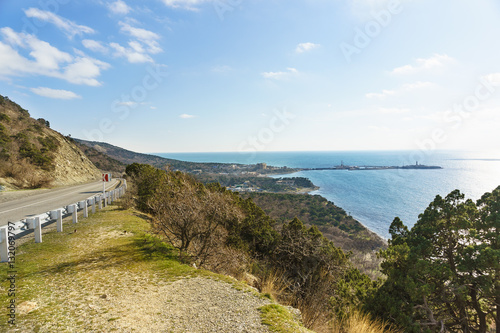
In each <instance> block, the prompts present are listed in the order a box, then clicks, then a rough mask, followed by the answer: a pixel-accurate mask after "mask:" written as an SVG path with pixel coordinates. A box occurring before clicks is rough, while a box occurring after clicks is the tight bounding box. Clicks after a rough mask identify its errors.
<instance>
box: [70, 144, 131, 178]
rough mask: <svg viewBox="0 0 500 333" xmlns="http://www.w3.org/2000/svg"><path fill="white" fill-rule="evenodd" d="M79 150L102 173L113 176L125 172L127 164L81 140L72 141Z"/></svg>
mask: <svg viewBox="0 0 500 333" xmlns="http://www.w3.org/2000/svg"><path fill="white" fill-rule="evenodd" d="M71 141H72V142H73V143H74V144H76V146H77V147H78V148H80V150H81V151H82V152H83V153H84V154H85V155H86V156H87V157H88V159H89V160H91V161H92V163H94V165H95V166H96V167H98V168H99V169H100V170H102V171H106V172H111V173H113V175H121V174H123V173H124V172H125V167H126V166H127V165H126V164H125V163H122V162H120V161H118V160H116V159H114V158H112V157H110V156H108V155H107V154H105V153H103V152H101V151H99V150H97V149H95V148H93V147H90V146H87V145H84V144H82V143H81V142H80V141H79V140H75V139H71Z"/></svg>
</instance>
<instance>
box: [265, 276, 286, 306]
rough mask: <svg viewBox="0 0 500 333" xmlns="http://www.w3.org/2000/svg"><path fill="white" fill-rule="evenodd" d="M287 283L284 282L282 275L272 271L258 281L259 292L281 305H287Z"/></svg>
mask: <svg viewBox="0 0 500 333" xmlns="http://www.w3.org/2000/svg"><path fill="white" fill-rule="evenodd" d="M287 289H288V283H287V282H286V280H285V278H284V276H283V273H280V272H278V271H272V272H269V273H267V274H266V275H265V276H264V277H263V278H262V279H261V281H260V284H259V290H260V292H261V293H263V294H264V295H269V296H270V297H271V298H272V299H273V300H275V301H279V302H280V303H282V304H288V303H289V300H288V299H289V295H288V294H287V292H286V291H287Z"/></svg>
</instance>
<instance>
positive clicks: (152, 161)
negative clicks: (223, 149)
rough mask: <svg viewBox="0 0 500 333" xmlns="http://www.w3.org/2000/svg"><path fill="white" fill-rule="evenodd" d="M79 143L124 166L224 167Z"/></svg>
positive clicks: (181, 168) (96, 143)
mask: <svg viewBox="0 0 500 333" xmlns="http://www.w3.org/2000/svg"><path fill="white" fill-rule="evenodd" d="M74 140H75V141H76V142H77V143H79V144H81V145H85V146H88V147H91V148H93V149H94V150H96V151H98V152H101V153H103V154H106V155H108V156H109V157H111V158H112V159H115V160H117V161H119V162H121V163H124V164H132V163H139V164H149V165H152V166H154V167H157V168H160V169H164V168H165V167H170V168H172V169H176V170H180V171H184V172H189V171H193V170H197V169H200V170H209V169H213V168H219V167H223V166H224V165H225V164H223V163H194V162H184V161H179V160H174V159H170V158H164V157H160V156H155V155H150V154H143V153H136V152H133V151H130V150H127V149H124V148H120V147H117V146H113V145H111V144H109V143H106V142H97V141H86V140H82V139H74Z"/></svg>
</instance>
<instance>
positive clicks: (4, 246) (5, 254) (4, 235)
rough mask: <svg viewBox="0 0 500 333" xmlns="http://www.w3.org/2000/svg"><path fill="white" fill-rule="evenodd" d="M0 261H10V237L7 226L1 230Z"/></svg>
mask: <svg viewBox="0 0 500 333" xmlns="http://www.w3.org/2000/svg"><path fill="white" fill-rule="evenodd" d="M0 259H1V260H2V262H8V261H9V237H8V232H7V226H5V227H1V228H0Z"/></svg>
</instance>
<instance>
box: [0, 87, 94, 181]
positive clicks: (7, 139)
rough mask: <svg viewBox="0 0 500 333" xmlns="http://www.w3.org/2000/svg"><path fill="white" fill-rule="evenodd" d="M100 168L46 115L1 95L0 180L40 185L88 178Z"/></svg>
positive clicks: (88, 179) (89, 179) (91, 178)
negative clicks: (35, 115)
mask: <svg viewBox="0 0 500 333" xmlns="http://www.w3.org/2000/svg"><path fill="white" fill-rule="evenodd" d="M99 175H100V171H99V170H98V169H97V168H96V167H95V165H94V164H92V162H91V161H90V160H89V159H88V158H87V157H86V156H85V154H84V153H83V152H82V151H81V150H80V149H79V148H78V147H77V146H75V144H74V143H72V142H71V141H70V140H69V139H68V138H66V137H64V136H63V135H62V134H60V133H58V132H56V131H54V130H52V129H50V124H49V122H48V121H47V120H45V119H41V118H40V119H38V120H36V119H33V118H31V117H30V114H29V112H28V110H25V109H24V108H22V107H21V106H19V105H18V104H17V103H15V102H13V101H11V100H10V99H9V98H8V97H4V96H2V95H0V184H1V185H4V186H7V187H10V188H40V187H49V186H58V185H71V184H76V183H82V182H87V181H91V180H93V179H96V178H97V177H99Z"/></svg>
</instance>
